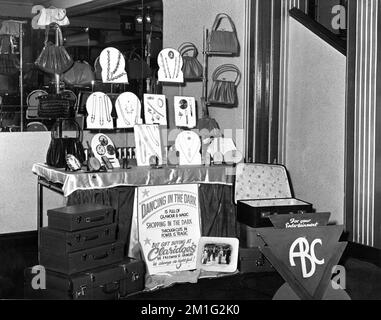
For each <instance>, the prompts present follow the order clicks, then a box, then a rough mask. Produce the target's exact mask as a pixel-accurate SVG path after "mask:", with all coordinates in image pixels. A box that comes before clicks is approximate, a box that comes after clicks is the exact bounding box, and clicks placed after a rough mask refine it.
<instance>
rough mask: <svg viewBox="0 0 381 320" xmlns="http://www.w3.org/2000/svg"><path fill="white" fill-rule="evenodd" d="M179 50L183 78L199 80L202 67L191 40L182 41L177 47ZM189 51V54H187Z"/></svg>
mask: <svg viewBox="0 0 381 320" xmlns="http://www.w3.org/2000/svg"><path fill="white" fill-rule="evenodd" d="M179 52H180V54H181V56H182V58H183V68H182V71H183V74H184V79H185V80H201V79H202V74H203V68H202V65H201V63H200V61H198V60H197V55H198V50H197V48H196V46H195V45H194V44H193V43H191V42H184V43H183V44H181V45H180V47H179ZM189 53H191V55H189Z"/></svg>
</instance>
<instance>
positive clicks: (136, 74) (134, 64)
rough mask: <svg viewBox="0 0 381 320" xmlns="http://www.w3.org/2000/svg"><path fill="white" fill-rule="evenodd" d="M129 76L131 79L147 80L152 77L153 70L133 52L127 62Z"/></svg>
mask: <svg viewBox="0 0 381 320" xmlns="http://www.w3.org/2000/svg"><path fill="white" fill-rule="evenodd" d="M127 74H128V78H130V79H145V78H149V77H151V74H152V70H151V68H150V67H149V65H148V64H147V62H146V61H144V60H143V59H142V57H141V56H140V55H139V54H138V53H137V52H136V49H134V50H132V51H131V53H130V55H129V58H128V61H127Z"/></svg>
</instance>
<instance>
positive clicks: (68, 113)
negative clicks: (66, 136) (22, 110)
mask: <svg viewBox="0 0 381 320" xmlns="http://www.w3.org/2000/svg"><path fill="white" fill-rule="evenodd" d="M38 100H39V104H38V109H37V114H38V116H39V117H40V118H49V119H60V118H62V119H68V118H73V117H74V104H75V101H73V100H71V99H68V98H67V97H65V95H64V94H47V95H42V96H40V97H38Z"/></svg>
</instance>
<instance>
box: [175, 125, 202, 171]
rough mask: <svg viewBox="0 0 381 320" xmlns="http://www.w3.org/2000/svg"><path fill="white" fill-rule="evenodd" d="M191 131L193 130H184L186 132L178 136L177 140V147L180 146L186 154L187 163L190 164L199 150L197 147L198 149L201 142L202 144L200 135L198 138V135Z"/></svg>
mask: <svg viewBox="0 0 381 320" xmlns="http://www.w3.org/2000/svg"><path fill="white" fill-rule="evenodd" d="M191 132H192V131H184V133H183V134H181V136H180V135H179V136H178V139H179V140H178V141H177V144H176V148H177V147H179V149H180V151H181V153H182V154H183V155H184V156H185V158H186V160H187V163H189V164H191V163H192V161H193V159H194V157H195V156H196V154H197V153H198V150H196V147H197V149H199V144H200V140H199V139H198V136H197V139H196V137H195V136H194V135H193V134H192V135H191ZM185 137H186V138H185ZM192 140H193V141H192ZM192 152H193V155H192Z"/></svg>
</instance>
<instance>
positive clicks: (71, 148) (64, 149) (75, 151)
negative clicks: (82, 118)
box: [46, 119, 85, 168]
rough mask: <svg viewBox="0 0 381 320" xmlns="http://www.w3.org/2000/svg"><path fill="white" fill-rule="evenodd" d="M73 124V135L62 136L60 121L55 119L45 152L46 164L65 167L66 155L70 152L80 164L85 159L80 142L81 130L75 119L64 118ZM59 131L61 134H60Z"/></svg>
mask: <svg viewBox="0 0 381 320" xmlns="http://www.w3.org/2000/svg"><path fill="white" fill-rule="evenodd" d="M65 121H68V122H69V123H70V124H72V125H74V127H75V131H76V136H75V137H62V130H60V129H59V127H60V125H62V121H57V122H56V123H55V124H54V125H53V127H52V130H51V140H50V145H49V149H48V152H47V154H46V164H47V165H49V166H52V167H55V168H65V167H66V166H67V163H66V155H68V154H72V155H73V156H74V157H76V158H77V159H78V161H79V162H80V163H81V164H82V163H83V162H84V161H85V151H84V148H83V144H82V138H83V132H82V129H81V127H80V126H79V124H78V123H77V121H75V120H74V119H70V120H65ZM60 131H61V134H60Z"/></svg>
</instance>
